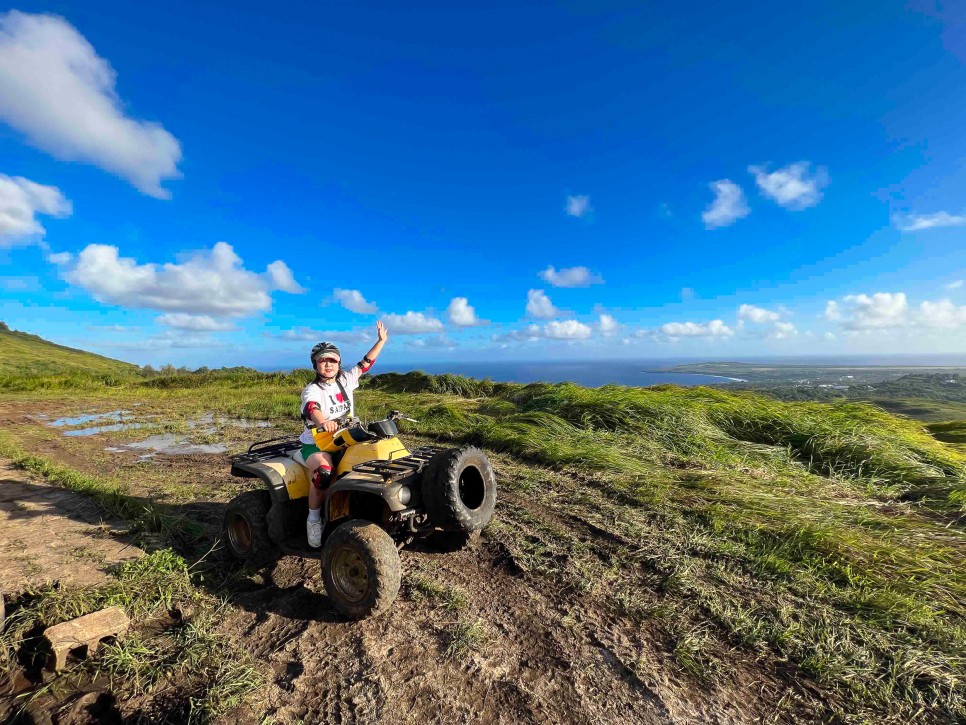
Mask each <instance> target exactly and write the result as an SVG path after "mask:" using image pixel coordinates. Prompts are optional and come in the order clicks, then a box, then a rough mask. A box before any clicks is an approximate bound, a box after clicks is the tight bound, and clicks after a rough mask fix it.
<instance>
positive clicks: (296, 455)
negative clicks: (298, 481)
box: [289, 448, 346, 471]
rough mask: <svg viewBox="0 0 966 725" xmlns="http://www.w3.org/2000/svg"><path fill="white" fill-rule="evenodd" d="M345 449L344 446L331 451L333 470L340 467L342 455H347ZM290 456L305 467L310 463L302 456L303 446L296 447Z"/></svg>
mask: <svg viewBox="0 0 966 725" xmlns="http://www.w3.org/2000/svg"><path fill="white" fill-rule="evenodd" d="M345 451H346V449H345V448H343V449H342V450H340V451H335V452H334V453H331V452H329V455H330V456H332V470H333V471H335V470H336V469H337V468H338V467H339V461H341V460H342V456H344V455H345ZM289 458H291V459H292V460H293V461H295V462H296V463H298V464H299V465H301V466H303V467H304V468H306V469H308V465H307V464H306V463H305V459H304V458H302V449H301V448H296V449H295V450H294V451H292V452H291V453H289Z"/></svg>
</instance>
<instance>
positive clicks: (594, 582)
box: [0, 371, 966, 723]
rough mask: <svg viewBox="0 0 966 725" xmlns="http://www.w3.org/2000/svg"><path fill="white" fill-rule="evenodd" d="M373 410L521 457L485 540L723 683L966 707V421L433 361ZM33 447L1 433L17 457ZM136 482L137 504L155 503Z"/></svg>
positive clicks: (536, 577)
mask: <svg viewBox="0 0 966 725" xmlns="http://www.w3.org/2000/svg"><path fill="white" fill-rule="evenodd" d="M192 375H193V374H192ZM305 379H306V378H305V374H304V373H292V374H287V375H281V374H262V373H254V372H253V371H234V372H230V373H223V372H217V371H216V372H214V373H203V374H202V377H201V378H198V379H197V380H196V379H195V378H193V377H192V376H188V377H186V378H185V379H184V380H183V381H182V382H181V383H179V384H177V385H175V384H169V383H164V384H161V383H159V382H157V381H151V380H144V379H136V380H132V381H130V382H127V383H125V384H123V385H121V386H120V387H118V388H116V389H107V388H105V387H104V386H103V385H101V384H99V383H90V384H89V385H87V387H82V388H80V391H82V392H84V395H83V396H82V397H84V399H85V401H87V402H85V404H86V405H90V403H91V402H97V401H102V402H103V404H104V406H107V405H108V404H110V405H111V406H113V407H118V406H121V405H124V403H125V401H137V402H141V403H143V406H142V407H141V408H140V409H139V410H143V411H145V412H151V413H154V414H161V415H163V416H168V417H184V416H187V415H195V414H200V413H202V412H205V411H210V410H218V411H220V412H225V413H227V414H231V415H239V416H244V417H247V418H257V419H262V420H269V421H271V422H272V423H273V424H274V425H276V426H278V427H280V428H283V429H285V428H288V429H290V430H292V431H293V432H296V431H297V430H298V429H299V422H298V419H297V407H298V390H299V388H300V387H301V385H303V384H304V380H305ZM199 380H200V381H201V382H200V383H198V384H197V385H196V384H195V382H198V381H199ZM236 383H237V384H236ZM16 395H17V396H18V397H17V399H18V400H21V401H23V400H44V399H45V398H47V397H49V398H50V399H51V400H57V401H59V400H60V398H59V396H58V395H57V394H55V393H50V392H47V391H44V390H38V391H37V392H33V393H25V392H23V391H21V392H19V393H17V394H16ZM108 401H109V402H108ZM357 402H358V407H359V409H358V412H359V413H360V415H362V416H364V417H369V418H376V417H381V416H382V415H384V414H385V413H386V412H387V411H388V410H390V409H399V410H403V411H405V412H407V413H408V414H410V415H411V416H412V417H414V418H416V419H418V421H419V422H418V423H415V424H413V423H403V424H402V425H401V427H402V428H403V429H404V432H406V433H410V434H412V433H416V434H419V435H420V436H426V437H428V438H431V439H436V440H444V441H454V442H465V443H472V444H475V445H481V446H484V447H486V448H487V449H488V450H489V451H490V452H491V453H494V454H495V456H496V457H497V458H500V460H502V461H504V463H502V464H501V465H503V466H504V467H505V468H504V469H503V473H502V474H501V477H500V485H501V487H502V490H503V491H504V494H501V500H506V498H510V499H511V500H513V502H514V505H513V506H507V505H506V504H505V503H503V504H501V509H500V511H499V514H498V518H497V520H496V521H495V522H494V524H493V525H492V526H491V527H490V529H488V532H487V541H488V546H490V547H495V548H497V549H500V550H503V551H505V552H507V556H508V557H509V558H510V559H511V560H512V561H513V563H514V564H515V566H516V567H517V568H518V569H519V570H520V572H521V573H522V576H525V577H529V578H531V579H532V580H533V581H534V582H543V583H544V584H545V585H546V586H549V587H551V588H552V589H553V590H554V591H574V592H578V593H579V594H580V596H581V597H588V598H590V600H591V601H593V602H595V603H596V602H603V603H604V606H606V607H609V608H611V609H612V610H613V611H614V612H618V613H619V614H620V616H621V617H623V618H625V619H627V620H629V621H631V622H633V623H635V626H637V627H641V628H644V627H648V628H655V629H656V630H657V631H659V632H660V633H661V635H662V636H663V637H664V638H665V641H666V645H667V649H668V652H669V653H670V654H671V655H672V658H673V661H674V662H675V663H676V666H677V667H679V668H680V670H681V673H682V676H686V677H693V678H695V679H696V680H698V681H705V680H712V681H713V680H716V679H718V678H721V677H723V676H725V673H727V672H728V666H727V662H728V654H727V653H728V652H729V651H731V650H732V649H734V648H737V649H738V650H739V651H741V652H743V653H744V654H745V656H747V657H751V658H756V657H761V658H764V659H768V658H771V659H770V661H772V662H780V663H788V665H789V666H790V667H793V668H794V671H796V672H799V673H801V674H800V675H799V676H800V677H804V678H807V679H808V680H810V682H811V684H810V685H809V687H815V688H818V689H819V690H820V691H821V693H822V696H823V698H827V700H828V705H827V707H828V712H827V713H826V714H827V718H828V719H831V720H834V719H838V720H840V721H842V722H856V723H858V722H863V721H864V722H895V723H900V722H915V721H916V720H917V718H918V719H921V720H922V721H924V722H937V723H938V722H952V721H955V720H956V718H962V717H964V716H966V685H964V682H966V674H964V672H966V604H964V603H966V567H964V566H963V561H964V560H966V534H964V531H963V521H964V518H963V513H964V512H966V481H964V468H966V455H964V453H963V451H961V450H960V449H959V448H958V447H957V446H956V445H950V444H949V443H946V442H944V441H943V440H942V439H943V438H945V439H946V440H948V441H951V442H953V443H958V442H959V438H958V437H959V436H962V435H966V434H964V432H963V431H964V430H966V428H964V427H963V424H962V423H961V422H956V421H953V422H944V423H941V424H931V425H930V426H929V428H928V429H927V428H925V427H923V425H922V424H921V423H918V422H916V421H913V420H909V419H906V418H900V417H896V416H893V415H891V414H889V413H888V412H886V411H884V410H882V408H880V407H877V406H874V405H870V404H866V403H857V402H834V403H830V404H825V403H813V402H782V401H778V400H774V399H772V398H768V397H765V396H760V395H756V394H752V393H748V392H740V391H725V390H718V389H709V388H687V389H685V388H678V387H675V386H657V387H654V388H647V389H640V388H624V387H620V386H607V387H604V388H599V389H593V390H592V389H586V388H581V387H579V386H575V385H568V384H560V385H549V384H533V385H518V384H494V383H492V382H490V381H472V380H469V379H465V378H460V377H459V376H437V377H433V376H427V375H424V374H421V373H410V374H407V375H387V376H378V377H376V378H374V379H372V380H369V381H367V382H366V383H365V385H364V387H363V389H362V390H361V391H360V393H359V395H358V398H357ZM254 435H257V433H254V432H253V436H254ZM17 440H18V439H17V438H16V436H15V435H14V434H13V433H9V434H4V435H3V436H2V437H0V455H4V454H5V451H6V452H7V453H6V455H8V456H10V451H11V446H12V445H19V444H17ZM4 446H5V447H4ZM13 453H14V454H16V456H20V457H21V458H19V459H18V460H20V462H21V465H25V466H28V467H29V466H33V467H34V468H33V470H38V471H41V472H44V473H45V475H50V476H52V477H54V478H55V479H57V480H62V481H64V482H65V483H64V485H70V486H74V487H75V490H85V491H87V492H89V493H92V494H93V495H95V496H102V497H104V500H105V501H106V502H107V504H110V502H111V501H113V500H115V499H117V498H118V496H117V493H115V491H114V489H112V488H111V486H112V485H113V483H112V482H103V481H102V482H101V483H100V484H99V485H97V486H91V485H90V482H89V481H86V479H84V478H83V477H82V478H80V479H75V478H73V477H72V474H71V472H70V471H66V470H65V471H58V470H57V467H56V466H54V465H53V464H52V463H51V462H49V461H47V462H44V461H39V462H38V461H34V458H35V457H32V456H29V455H28V454H26V453H25V452H24V451H22V450H20V451H17V450H14V451H13ZM500 453H504V454H506V456H503V457H500V456H499V454H500ZM101 484H103V485H101ZM105 486H106V487H105ZM119 493H120V496H121V497H120V499H119V500H120V503H119V504H118V505H119V506H120V509H119V510H120V511H122V512H123V513H124V515H125V516H129V517H130V516H138V515H140V513H139V512H137V511H135V510H134V509H133V508H130V502H128V501H127V500H126V499H125V498H124V495H125V492H124V491H123V490H121V491H120V492H119ZM165 513H166V511H165V510H163V509H162V510H160V511H159V512H158V514H162V515H163V514H165ZM148 520H149V521H151V520H156V519H155V517H154V516H149V517H148ZM155 525H159V526H161V524H155ZM162 528H163V526H162ZM405 587H406V588H405V591H406V593H407V596H408V597H409V598H410V599H412V600H413V601H423V600H424V601H428V602H430V603H431V604H432V605H433V606H435V607H439V608H440V609H441V610H444V611H447V612H452V613H455V614H457V615H458V616H457V618H456V619H457V621H456V622H455V623H453V624H452V630H451V631H450V633H449V635H448V644H447V652H448V655H449V656H451V657H465V656H466V654H467V653H468V652H471V651H473V650H474V649H477V648H479V647H481V646H483V645H484V644H485V642H486V641H487V637H486V628H485V626H484V625H483V624H482V623H481V622H480V621H479V620H475V621H474V620H473V618H472V617H470V616H468V614H467V612H468V611H469V610H471V609H472V606H471V603H470V601H469V595H467V594H466V593H465V592H462V591H461V590H458V589H456V588H454V587H451V586H447V585H445V584H442V583H440V582H439V581H437V580H436V579H435V578H434V577H433V575H432V572H427V571H417V572H415V573H414V574H412V575H410V576H408V577H407V580H406V584H405ZM448 631H449V630H448ZM145 656H146V655H145ZM627 664H628V666H629V667H630V668H631V669H632V670H633V668H634V667H635V666H636V665H635V660H634V658H631V659H630V660H629V661H628V663H627Z"/></svg>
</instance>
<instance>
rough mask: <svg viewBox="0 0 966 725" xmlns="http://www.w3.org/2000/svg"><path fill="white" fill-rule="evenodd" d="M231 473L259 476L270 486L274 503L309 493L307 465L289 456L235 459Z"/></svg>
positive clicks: (245, 476) (250, 476) (302, 496)
mask: <svg viewBox="0 0 966 725" xmlns="http://www.w3.org/2000/svg"><path fill="white" fill-rule="evenodd" d="M231 475H233V476H240V477H241V478H259V479H261V480H262V482H263V483H264V484H265V485H266V486H267V487H268V490H269V493H270V494H271V495H272V502H273V503H283V502H285V501H291V500H293V499H297V498H304V497H305V496H308V494H309V477H308V473H307V471H306V470H305V466H303V465H302V464H300V463H297V462H296V461H295V460H293V459H292V458H289V457H288V456H275V457H274V458H267V459H265V460H262V461H234V462H233V463H232V466H231Z"/></svg>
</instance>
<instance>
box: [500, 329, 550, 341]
mask: <svg viewBox="0 0 966 725" xmlns="http://www.w3.org/2000/svg"><path fill="white" fill-rule="evenodd" d="M542 337H543V330H541V329H540V327H539V326H538V325H527V326H526V327H525V328H523V329H522V330H511V331H510V332H506V333H503V334H502V335H494V336H493V341H494V342H532V341H534V340H539V339H541V338H542Z"/></svg>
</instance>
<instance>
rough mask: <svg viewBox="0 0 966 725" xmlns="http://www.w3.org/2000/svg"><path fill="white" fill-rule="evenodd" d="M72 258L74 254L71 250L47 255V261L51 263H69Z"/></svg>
mask: <svg viewBox="0 0 966 725" xmlns="http://www.w3.org/2000/svg"><path fill="white" fill-rule="evenodd" d="M71 259H73V255H72V254H71V253H70V252H54V253H53V254H49V255H47V261H48V262H50V263H51V264H67V263H68V262H69V261H70V260H71Z"/></svg>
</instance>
